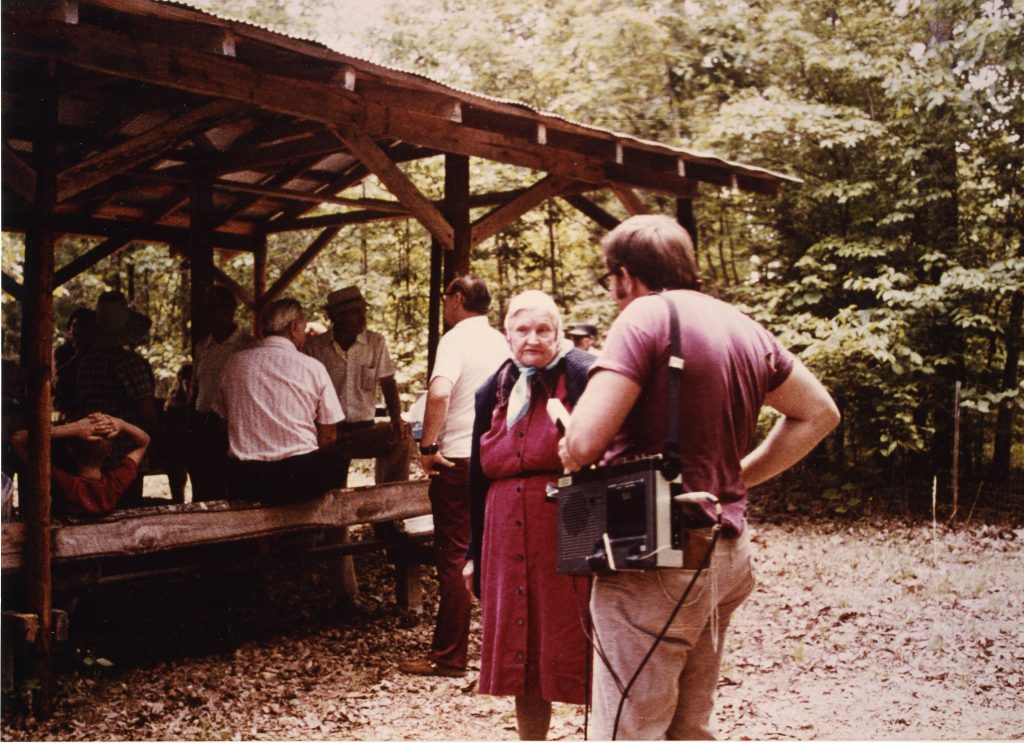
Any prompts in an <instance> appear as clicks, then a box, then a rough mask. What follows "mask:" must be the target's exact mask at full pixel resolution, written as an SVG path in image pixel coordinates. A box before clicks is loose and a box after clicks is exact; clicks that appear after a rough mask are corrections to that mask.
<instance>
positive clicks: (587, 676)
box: [572, 575, 593, 740]
mask: <svg viewBox="0 0 1024 743" xmlns="http://www.w3.org/2000/svg"><path fill="white" fill-rule="evenodd" d="M578 577H579V576H578V575H574V576H573V577H572V594H573V596H574V597H575V598H576V614H577V616H578V617H579V619H580V626H581V627H582V628H583V637H584V638H585V639H586V640H587V654H586V657H585V658H584V659H583V688H584V691H583V740H588V738H587V730H588V728H589V725H590V682H591V671H592V670H593V668H592V667H591V665H590V651H589V649H590V646H591V645H592V642H591V639H590V627H591V624H590V588H591V585H592V584H591V580H590V578H589V577H588V578H587V607H586V609H584V607H583V606H582V605H581V604H580V592H579V590H577V586H576V579H577V578H578Z"/></svg>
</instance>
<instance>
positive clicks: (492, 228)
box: [470, 175, 575, 248]
mask: <svg viewBox="0 0 1024 743" xmlns="http://www.w3.org/2000/svg"><path fill="white" fill-rule="evenodd" d="M574 185H575V184H574V183H573V182H572V181H570V180H568V179H567V178H562V177H561V176H557V175H549V176H547V177H545V178H542V179H541V180H539V181H537V182H536V183H534V184H533V185H532V186H530V187H529V188H528V189H526V190H525V191H524V192H523V193H521V194H519V195H518V196H516V197H515V198H513V199H511V200H510V201H508V202H506V203H504V204H502V205H501V206H499V207H498V208H497V209H494V210H493V211H491V212H489V213H488V214H486V215H485V216H483V217H481V218H480V219H478V220H477V221H476V222H474V223H473V225H472V237H471V238H470V245H471V247H474V248H475V247H476V246H477V245H479V244H480V243H482V242H483V241H484V240H487V239H488V238H491V237H494V235H496V234H497V233H498V232H500V231H501V230H503V229H505V227H507V226H508V225H510V224H511V223H512V222H514V221H516V220H517V219H519V218H520V217H521V216H523V215H524V214H526V212H528V211H530V210H531V209H533V208H534V207H536V206H538V205H540V204H542V203H544V202H545V201H547V200H548V199H550V198H553V197H555V196H559V195H561V194H563V193H565V192H566V191H567V190H569V189H571V188H572V187H573V186H574Z"/></svg>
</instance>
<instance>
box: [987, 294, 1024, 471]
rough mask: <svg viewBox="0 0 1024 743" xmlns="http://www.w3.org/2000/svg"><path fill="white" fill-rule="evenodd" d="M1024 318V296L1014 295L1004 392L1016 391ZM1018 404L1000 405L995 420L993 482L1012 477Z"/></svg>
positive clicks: (1007, 402) (1014, 402)
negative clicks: (1011, 458) (1015, 411)
mask: <svg viewBox="0 0 1024 743" xmlns="http://www.w3.org/2000/svg"><path fill="white" fill-rule="evenodd" d="M1022 316H1024V293H1022V292H1019V291H1018V292H1014V294H1013V297H1012V298H1011V300H1010V318H1009V320H1008V322H1007V323H1006V364H1005V365H1004V367H1003V380H1002V385H1001V386H1000V389H1001V391H1003V392H1008V391H1010V390H1013V389H1016V388H1017V379H1018V372H1019V368H1020V352H1021V321H1022ZM1015 406H1016V401H1014V400H1003V401H1002V402H1000V403H999V415H998V417H997V418H996V440H995V449H994V451H993V452H992V478H993V479H994V480H1005V479H1008V478H1009V476H1010V454H1011V449H1012V446H1013V418H1014V408H1015Z"/></svg>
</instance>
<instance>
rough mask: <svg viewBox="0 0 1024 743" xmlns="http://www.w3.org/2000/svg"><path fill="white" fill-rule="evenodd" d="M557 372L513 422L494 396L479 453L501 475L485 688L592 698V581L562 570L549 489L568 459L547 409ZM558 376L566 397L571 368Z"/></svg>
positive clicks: (491, 512) (490, 515)
mask: <svg viewBox="0 0 1024 743" xmlns="http://www.w3.org/2000/svg"><path fill="white" fill-rule="evenodd" d="M548 376H550V375H545V374H538V375H537V376H536V377H535V378H534V379H533V380H532V384H533V388H532V391H531V393H530V394H531V401H530V409H529V410H528V411H527V413H526V415H525V416H523V417H522V418H521V419H520V420H519V421H518V422H517V423H516V424H515V425H514V426H513V427H512V430H511V431H509V430H507V428H506V424H505V413H506V409H507V401H506V403H505V404H500V403H499V404H498V405H496V406H495V409H494V414H493V417H492V419H491V427H490V430H488V431H487V433H486V434H484V436H483V437H482V438H481V440H480V463H481V466H482V468H483V471H484V474H485V475H486V476H487V477H488V478H490V479H491V480H492V481H493V482H492V483H491V486H490V490H488V493H487V505H486V510H485V513H484V539H483V556H482V560H483V565H482V569H483V572H482V576H483V580H484V584H483V585H482V586H481V592H480V602H481V607H482V619H483V640H482V642H481V647H480V681H479V687H478V688H479V691H480V693H482V694H496V695H515V696H539V697H542V698H543V699H546V700H548V701H551V702H569V703H573V704H583V703H584V702H585V701H586V699H585V697H586V676H587V674H586V664H587V662H588V657H589V654H588V648H589V645H588V641H587V637H586V634H585V633H584V624H585V623H588V619H587V604H588V600H589V591H590V582H589V579H587V578H584V577H576V578H573V577H571V576H565V575H559V574H558V573H557V572H556V571H555V558H556V535H557V521H556V511H557V509H556V506H555V504H554V503H553V502H548V501H546V500H545V498H544V495H545V491H546V488H547V485H548V483H553V482H555V481H556V480H557V479H558V476H559V473H560V472H561V463H560V461H559V459H558V439H559V434H558V430H557V429H556V428H555V426H554V424H553V423H552V422H551V419H550V418H549V417H548V415H547V412H546V410H547V408H546V405H547V400H548V391H547V390H548V388H547V385H546V381H548V380H545V379H544V377H548ZM550 381H551V382H553V383H554V386H555V395H556V396H557V397H558V398H559V399H561V400H562V401H563V402H564V400H565V381H564V375H563V374H558V376H557V381H555V380H550Z"/></svg>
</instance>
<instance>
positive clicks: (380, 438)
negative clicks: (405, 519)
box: [306, 286, 411, 484]
mask: <svg viewBox="0 0 1024 743" xmlns="http://www.w3.org/2000/svg"><path fill="white" fill-rule="evenodd" d="M324 309H325V310H326V312H327V316H328V317H329V318H330V320H331V329H330V331H328V332H326V333H323V334H321V335H317V336H313V337H311V338H309V339H308V340H307V342H306V353H307V354H309V355H310V356H312V357H313V358H314V359H316V360H317V361H319V362H320V363H322V364H323V365H324V366H325V367H327V373H328V374H329V375H330V377H331V382H333V383H334V389H335V391H336V392H337V393H338V399H340V400H341V407H342V409H343V410H344V411H345V420H344V421H343V422H342V423H339V424H338V441H337V445H336V446H337V448H338V450H339V451H341V452H344V453H345V455H346V456H344V458H343V459H342V461H341V462H339V467H341V469H342V471H343V472H344V477H343V478H342V481H343V482H344V481H346V479H347V475H348V468H349V465H350V464H351V461H352V459H370V458H375V459H376V460H377V461H376V465H375V467H374V476H375V481H376V482H377V484H381V483H385V482H399V481H403V480H408V479H409V460H410V458H411V452H410V448H409V447H410V442H411V437H410V435H409V432H408V426H407V425H406V424H405V423H404V422H403V421H402V406H401V402H400V400H399V397H398V385H397V384H396V383H395V366H394V364H393V363H392V361H391V356H390V355H389V354H388V348H387V343H386V341H385V340H384V336H382V335H381V334H380V333H375V332H373V331H372V330H367V329H366V300H365V299H364V298H363V294H362V292H361V291H359V287H356V286H346V287H345V288H343V289H338V290H336V291H333V292H331V293H330V294H329V295H328V297H327V304H326V305H325V306H324ZM378 387H379V388H380V391H381V393H382V394H383V396H384V404H385V406H386V407H387V411H388V417H389V418H390V421H389V422H388V423H375V422H374V420H373V418H374V414H375V412H376V409H377V388H378Z"/></svg>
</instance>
